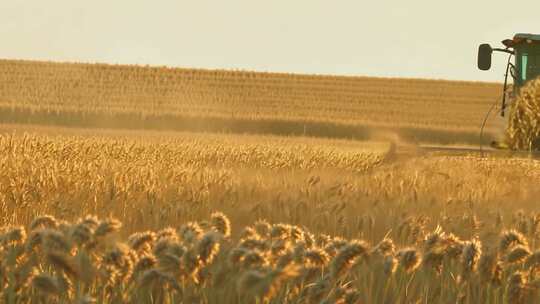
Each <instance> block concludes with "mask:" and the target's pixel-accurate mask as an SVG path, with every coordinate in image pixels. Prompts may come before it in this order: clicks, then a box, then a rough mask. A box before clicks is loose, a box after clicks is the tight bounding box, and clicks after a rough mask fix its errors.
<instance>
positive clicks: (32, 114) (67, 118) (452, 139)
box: [0, 106, 494, 145]
mask: <svg viewBox="0 0 540 304" xmlns="http://www.w3.org/2000/svg"><path fill="white" fill-rule="evenodd" d="M0 123H13V124H33V125H46V126H61V127H77V128H107V129H127V130H173V131H191V132H220V133H240V134H266V135H282V136H311V137H323V138H338V139H354V140H372V139H380V134H392V135H393V136H397V137H398V138H399V139H400V140H401V141H405V142H411V143H434V144H443V145H447V144H475V145H476V144H479V142H480V138H479V134H478V132H477V131H460V130H439V129H428V128H416V127H375V126H366V125H353V124H339V123H333V122H325V121H299V120H281V119H257V120H251V119H243V118H234V117H230V118H228V117H195V116H188V115H186V116H181V115H176V114H175V115H163V114H160V115H141V114H137V113H128V112H126V113H119V112H115V113H114V114H110V113H83V112H80V111H75V110H74V111H66V110H62V111H54V110H41V109H40V110H34V109H28V108H22V107H6V106H4V107H0ZM493 137H494V135H493V134H486V136H485V137H484V141H485V143H486V144H487V143H489V142H490V140H491V139H492V138H493Z"/></svg>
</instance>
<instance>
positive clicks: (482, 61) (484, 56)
mask: <svg viewBox="0 0 540 304" xmlns="http://www.w3.org/2000/svg"><path fill="white" fill-rule="evenodd" d="M492 53H493V49H492V48H491V46H490V45H489V44H487V43H484V44H481V45H480V46H479V47H478V68H479V69H480V70H482V71H487V70H489V69H490V68H491V54H492Z"/></svg>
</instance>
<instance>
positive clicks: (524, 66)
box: [521, 54, 529, 81]
mask: <svg viewBox="0 0 540 304" xmlns="http://www.w3.org/2000/svg"><path fill="white" fill-rule="evenodd" d="M528 59H529V55H528V54H523V55H521V80H522V81H525V80H527V61H528Z"/></svg>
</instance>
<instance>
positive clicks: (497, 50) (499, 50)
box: [492, 48, 515, 55]
mask: <svg viewBox="0 0 540 304" xmlns="http://www.w3.org/2000/svg"><path fill="white" fill-rule="evenodd" d="M492 50H493V51H496V52H503V53H508V54H511V55H514V54H515V52H514V51H512V50H509V49H501V48H494V49H492Z"/></svg>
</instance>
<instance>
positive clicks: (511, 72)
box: [423, 34, 540, 158]
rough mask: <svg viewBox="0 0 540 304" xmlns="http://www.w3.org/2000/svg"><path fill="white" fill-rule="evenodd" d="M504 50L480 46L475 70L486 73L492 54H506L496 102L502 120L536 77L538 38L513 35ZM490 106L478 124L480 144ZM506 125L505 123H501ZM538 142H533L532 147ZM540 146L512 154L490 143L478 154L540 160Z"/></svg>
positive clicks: (539, 50)
mask: <svg viewBox="0 0 540 304" xmlns="http://www.w3.org/2000/svg"><path fill="white" fill-rule="evenodd" d="M502 44H503V45H504V48H493V47H491V45H489V44H487V43H484V44H481V45H480V46H479V48H478V68H479V69H480V70H483V71H487V70H489V69H490V68H491V58H492V54H493V52H501V53H505V54H508V60H507V64H506V72H505V76H504V85H503V92H502V100H501V101H500V104H501V107H500V112H499V114H500V116H501V117H503V118H504V117H505V113H506V110H507V108H508V107H509V106H510V105H511V104H512V103H513V102H514V100H515V98H516V97H517V96H518V94H519V91H520V89H521V88H522V87H523V86H524V85H525V84H526V83H527V82H528V81H529V80H532V79H535V78H537V77H540V35H533V34H516V35H515V36H514V38H512V39H505V40H503V41H502ZM509 76H510V77H511V78H512V79H511V80H512V85H509V82H510V81H509V80H510V79H509ZM495 105H496V104H494V105H493V106H492V107H491V109H489V111H488V113H487V115H486V118H485V119H484V121H483V123H482V128H481V131H480V142H482V139H483V138H482V137H483V129H484V126H485V124H486V121H487V119H488V117H489V115H490V114H491V112H492V110H493V109H494V108H495ZM504 121H505V124H504V125H506V124H507V123H508V119H506V118H505V119H504ZM539 141H540V138H539V139H538V140H535V142H536V143H538V142H539ZM423 148H424V149H425V150H428V151H447V152H451V151H452V152H455V153H470V152H478V150H476V149H467V148H451V147H446V148H445V147H433V146H431V147H429V146H425V147H423ZM539 150H540V145H535V146H533V147H532V149H530V150H529V151H516V150H509V149H508V147H507V145H506V144H505V143H503V142H497V141H493V142H492V143H491V147H490V148H487V149H486V148H484V147H483V146H482V145H480V153H481V154H482V155H483V154H484V152H488V151H489V152H490V154H503V155H518V156H520V155H521V156H525V155H527V156H534V157H535V158H540V152H539Z"/></svg>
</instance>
